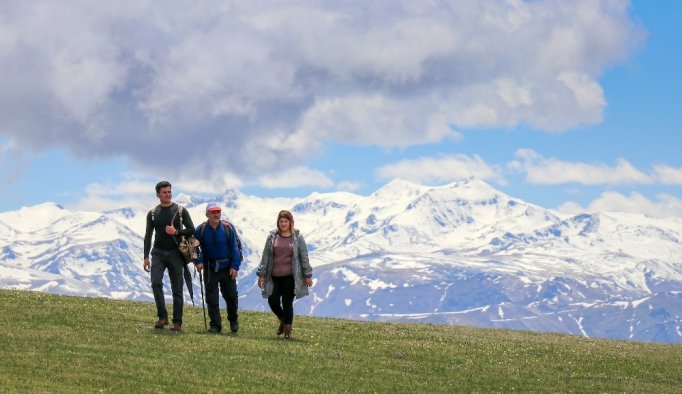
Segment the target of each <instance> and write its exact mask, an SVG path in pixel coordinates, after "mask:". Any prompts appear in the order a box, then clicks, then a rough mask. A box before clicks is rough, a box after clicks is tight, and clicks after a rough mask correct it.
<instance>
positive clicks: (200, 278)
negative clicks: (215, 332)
mask: <svg viewBox="0 0 682 394" xmlns="http://www.w3.org/2000/svg"><path fill="white" fill-rule="evenodd" d="M199 283H200V284H201V310H203V311H204V328H205V329H206V330H207V331H208V324H207V323H206V306H205V305H204V277H203V275H202V274H201V270H200V271H199Z"/></svg>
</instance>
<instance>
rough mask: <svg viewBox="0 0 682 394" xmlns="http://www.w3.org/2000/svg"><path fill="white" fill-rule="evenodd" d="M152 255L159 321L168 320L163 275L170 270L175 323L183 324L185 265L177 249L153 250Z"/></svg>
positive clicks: (155, 298) (153, 281) (153, 286)
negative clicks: (183, 275)
mask: <svg viewBox="0 0 682 394" xmlns="http://www.w3.org/2000/svg"><path fill="white" fill-rule="evenodd" d="M151 255H152V268H151V271H152V292H153V293H154V301H155V302H156V314H157V316H159V319H168V311H167V310H166V299H165V297H164V295H163V274H164V272H165V271H166V268H168V277H169V279H170V284H171V290H172V292H173V323H180V324H182V307H183V305H184V303H185V302H184V301H185V300H184V296H183V294H182V279H183V277H182V274H183V269H184V267H185V263H184V261H183V260H182V257H181V256H180V252H179V251H178V250H177V249H169V250H164V249H153V250H152V253H151Z"/></svg>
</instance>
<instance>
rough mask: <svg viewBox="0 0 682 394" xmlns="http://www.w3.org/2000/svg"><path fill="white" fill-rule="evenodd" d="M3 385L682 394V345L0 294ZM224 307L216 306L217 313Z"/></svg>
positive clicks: (1, 388) (24, 388)
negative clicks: (282, 320)
mask: <svg viewBox="0 0 682 394" xmlns="http://www.w3.org/2000/svg"><path fill="white" fill-rule="evenodd" d="M0 308H1V309H0V311H1V313H2V316H1V318H0V354H1V356H0V392H31V393H37V392H69V393H72V392H120V393H138V392H152V393H154V392H166V393H168V392H173V393H189V392H278V391H279V392H318V393H319V392H353V393H354V392H414V393H430V392H448V393H452V392H512V391H516V392H529V391H532V392H637V393H639V392H652V393H653V392H655V393H662V392H678V393H679V392H682V346H680V345H668V344H654V343H640V342H624V341H608V340H595V339H585V338H580V337H575V336H570V335H557V334H540V333H533V332H526V331H511V330H490V329H478V328H468V327H452V326H444V325H430V324H402V323H372V322H357V321H349V320H341V319H325V318H311V317H299V316H296V318H295V320H294V339H293V340H291V341H285V340H282V339H279V338H278V337H277V336H276V335H275V330H276V328H277V325H278V323H277V321H276V319H275V318H274V316H273V315H271V314H265V313H258V312H249V311H240V326H241V329H240V332H239V334H238V335H236V336H233V335H229V334H222V335H211V334H205V333H204V320H203V314H202V310H201V307H187V308H186V309H185V317H184V320H185V323H184V329H185V332H184V333H181V334H173V333H171V332H170V331H169V330H167V329H166V330H154V329H153V328H152V325H153V323H154V321H155V320H156V317H155V307H154V305H153V304H151V303H142V302H129V301H117V300H110V299H102V298H81V297H65V296H57V295H50V294H46V293H38V292H23V291H9V290H0ZM222 312H223V316H224V314H225V311H224V310H223V311H222Z"/></svg>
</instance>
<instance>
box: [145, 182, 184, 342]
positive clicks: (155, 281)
mask: <svg viewBox="0 0 682 394" xmlns="http://www.w3.org/2000/svg"><path fill="white" fill-rule="evenodd" d="M156 196H157V197H159V205H157V206H156V207H155V208H153V209H152V210H150V211H149V213H148V214H147V229H146V231H145V235H144V264H143V266H142V267H143V268H144V270H145V271H147V272H151V277H152V292H153V293H154V301H155V302H156V312H157V315H158V317H159V320H158V321H157V322H156V324H154V328H158V329H162V328H163V327H164V326H166V325H168V311H167V310H166V300H165V298H164V295H163V275H164V272H165V271H166V268H168V277H169V278H170V283H171V290H172V292H173V325H172V326H171V331H174V332H180V331H182V307H183V305H184V299H183V294H182V289H183V288H182V279H183V269H184V265H185V263H184V261H183V259H182V256H180V251H179V250H178V242H180V239H179V237H180V236H184V235H193V234H194V224H193V223H192V218H191V217H190V215H189V212H187V210H186V209H183V207H181V206H179V205H178V204H176V203H174V202H173V201H172V197H173V193H172V191H171V184H170V182H167V181H162V182H159V183H157V184H156ZM183 227H184V228H183ZM152 233H155V234H154V248H153V249H152V248H151V247H152V242H151V241H152ZM150 249H152V250H151V256H152V260H151V264H150V261H149V251H150Z"/></svg>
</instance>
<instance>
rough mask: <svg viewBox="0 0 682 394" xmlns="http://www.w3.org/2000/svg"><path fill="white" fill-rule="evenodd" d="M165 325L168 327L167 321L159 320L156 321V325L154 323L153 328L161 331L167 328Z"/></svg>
mask: <svg viewBox="0 0 682 394" xmlns="http://www.w3.org/2000/svg"><path fill="white" fill-rule="evenodd" d="M167 325H168V319H159V320H157V321H156V323H154V328H156V329H162V328H163V326H167Z"/></svg>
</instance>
